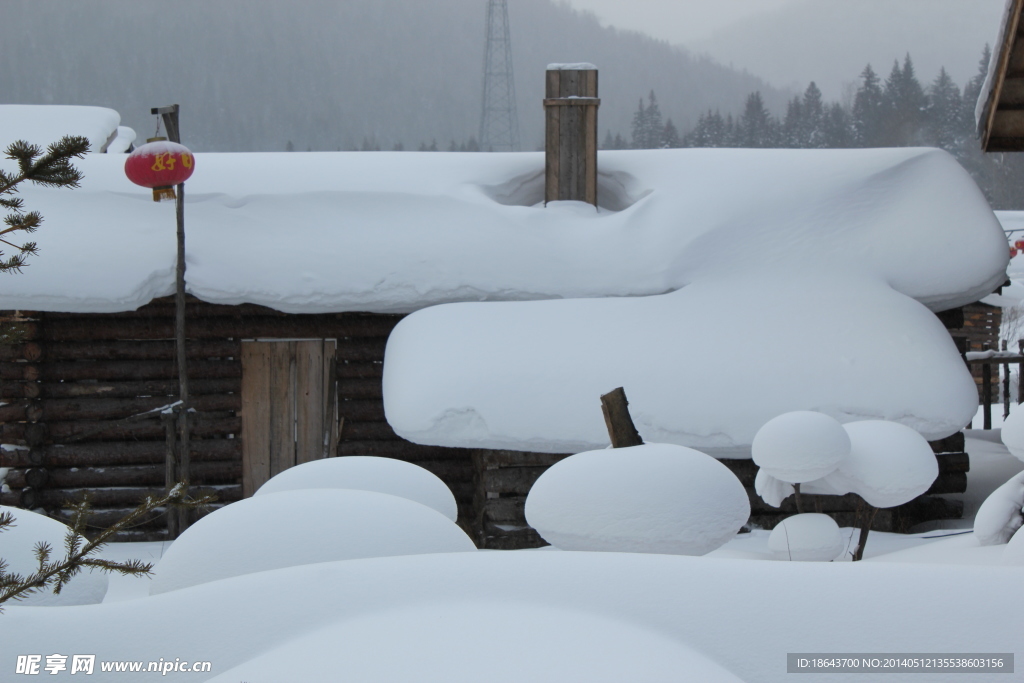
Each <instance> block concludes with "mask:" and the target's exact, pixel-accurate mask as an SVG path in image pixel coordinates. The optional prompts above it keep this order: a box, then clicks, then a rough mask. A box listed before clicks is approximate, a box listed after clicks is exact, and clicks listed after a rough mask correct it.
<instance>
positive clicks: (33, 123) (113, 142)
mask: <svg viewBox="0 0 1024 683" xmlns="http://www.w3.org/2000/svg"><path fill="white" fill-rule="evenodd" d="M120 123H121V115H120V114H118V113H117V112H116V111H114V110H113V109H106V108H104V107H80V106H72V105H36V104H0V149H7V147H8V145H10V144H11V143H12V142H14V141H15V140H25V141H26V142H30V143H32V144H34V145H39V146H40V147H44V148H45V147H46V146H47V145H49V144H51V143H53V142H56V141H57V140H60V139H61V138H62V137H64V136H65V135H81V136H83V137H86V138H88V139H89V151H91V152H111V153H114V152H124V151H126V150H127V149H128V147H129V146H130V145H131V144H132V142H134V141H135V131H133V130H132V129H131V128H127V127H125V126H121V125H119V124H120Z"/></svg>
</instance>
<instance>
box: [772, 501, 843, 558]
mask: <svg viewBox="0 0 1024 683" xmlns="http://www.w3.org/2000/svg"><path fill="white" fill-rule="evenodd" d="M768 549H769V550H771V551H772V556H774V557H775V559H777V560H794V561H805V562H831V561H832V560H834V559H836V558H837V557H839V555H840V553H842V552H843V536H842V534H841V533H840V532H839V526H838V525H837V524H836V523H835V520H833V519H832V518H831V517H829V516H828V515H823V514H819V513H816V512H808V513H805V514H800V515H793V516H792V517H787V518H786V519H784V520H782V521H781V522H779V523H778V524H777V525H776V526H775V528H774V529H773V530H772V533H771V535H769V536H768Z"/></svg>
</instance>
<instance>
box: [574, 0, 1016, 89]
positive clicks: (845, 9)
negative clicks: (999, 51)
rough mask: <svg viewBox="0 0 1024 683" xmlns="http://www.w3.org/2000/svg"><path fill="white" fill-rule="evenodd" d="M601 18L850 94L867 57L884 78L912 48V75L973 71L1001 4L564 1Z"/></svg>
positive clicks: (941, 0) (929, 77)
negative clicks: (940, 71) (894, 63)
mask: <svg viewBox="0 0 1024 683" xmlns="http://www.w3.org/2000/svg"><path fill="white" fill-rule="evenodd" d="M569 3H570V4H571V5H572V6H573V7H575V8H577V9H581V10H589V11H591V12H593V13H594V14H595V15H597V16H598V18H599V19H600V20H601V22H602V24H604V25H608V26H615V27H616V28H620V29H629V30H635V31H640V32H642V33H646V34H648V35H651V36H653V37H655V38H660V39H662V40H666V41H668V42H670V43H673V44H679V45H683V46H685V47H687V48H689V49H690V50H691V51H693V52H696V53H698V54H707V55H710V56H711V57H712V58H714V59H716V60H717V61H719V62H721V63H722V64H726V65H731V66H734V67H736V68H738V69H745V70H747V71H749V72H750V73H752V74H754V75H756V76H759V77H761V78H763V79H765V80H767V81H768V82H770V83H772V84H773V85H775V86H777V87H782V88H790V89H793V90H795V91H797V92H799V91H801V90H803V89H804V88H806V86H807V84H808V83H809V82H811V81H814V82H816V84H817V85H818V87H819V88H821V90H822V92H823V93H824V94H825V96H826V98H828V99H840V100H842V99H847V100H848V99H849V97H850V95H851V93H852V88H855V87H856V85H857V84H858V82H859V74H860V73H861V71H862V70H863V69H864V66H865V65H866V64H868V63H870V64H872V66H873V67H874V68H875V71H876V72H878V73H879V74H880V75H881V76H882V77H883V78H884V77H885V76H887V75H888V73H889V71H890V70H891V67H892V64H893V61H894V60H899V61H902V60H903V58H904V56H905V55H907V54H910V55H911V56H912V58H913V61H914V65H915V67H916V71H917V75H918V78H919V80H920V81H921V82H922V83H923V84H925V85H927V84H928V83H931V82H932V81H933V79H934V78H935V77H936V75H937V74H938V72H939V69H940V67H945V69H946V70H947V72H948V73H949V74H950V76H952V77H953V80H954V81H955V82H956V83H957V84H959V85H960V86H961V87H962V86H963V85H964V83H966V81H967V80H968V79H969V78H971V77H972V76H973V75H974V74H976V73H977V71H978V59H979V57H980V56H981V51H982V47H983V46H984V45H985V44H986V43H989V44H991V43H992V41H993V39H994V38H995V34H996V30H997V29H998V27H999V23H1000V20H1001V18H1002V15H1003V13H1004V7H1005V6H1006V0H629V1H628V2H627V1H625V0H569Z"/></svg>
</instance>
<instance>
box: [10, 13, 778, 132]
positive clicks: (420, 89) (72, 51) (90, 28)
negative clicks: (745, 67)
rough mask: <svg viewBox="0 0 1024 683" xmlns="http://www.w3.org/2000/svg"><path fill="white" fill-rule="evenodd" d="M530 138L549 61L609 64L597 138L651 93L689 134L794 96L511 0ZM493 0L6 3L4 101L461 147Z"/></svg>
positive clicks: (217, 128)
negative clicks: (706, 120)
mask: <svg viewBox="0 0 1024 683" xmlns="http://www.w3.org/2000/svg"><path fill="white" fill-rule="evenodd" d="M509 5H510V8H509V14H510V23H511V34H512V43H513V53H514V70H515V75H516V95H517V107H518V112H519V122H520V128H521V131H522V140H523V146H524V148H526V149H538V148H540V145H541V142H542V137H543V110H542V107H541V100H542V99H543V96H544V92H543V85H544V69H545V67H546V65H547V64H548V63H550V62H567V61H570V62H577V61H589V62H592V63H594V64H596V65H597V66H598V68H599V69H600V79H601V80H600V95H601V99H602V105H601V109H600V114H599V123H600V135H601V136H602V137H603V136H604V134H605V132H606V131H607V130H611V131H612V132H613V134H614V133H616V132H621V133H622V134H623V135H624V136H627V137H628V135H629V132H630V120H631V117H632V115H633V112H634V111H635V110H636V108H637V103H638V100H639V99H640V98H641V97H644V96H646V95H647V93H648V92H649V91H650V90H651V89H653V90H654V91H655V92H656V93H657V95H658V99H659V102H660V105H661V110H662V112H663V114H664V116H665V117H666V118H668V117H671V118H672V119H673V120H674V122H675V123H676V126H677V127H678V128H679V129H680V130H684V131H685V130H687V129H689V128H690V127H691V126H692V125H694V124H695V123H696V121H697V119H698V118H699V116H700V114H701V113H703V112H706V111H707V110H708V109H709V108H712V109H715V108H720V109H721V110H722V112H723V114H724V113H727V112H728V113H734V114H735V113H739V112H740V111H741V109H742V106H743V102H744V100H745V99H746V97H747V95H748V94H749V93H750V92H751V91H754V90H760V91H761V92H762V93H763V95H764V99H765V102H766V104H767V105H768V107H769V108H770V109H772V110H773V111H783V110H784V108H785V102H786V99H787V97H788V96H789V94H790V93H788V92H780V91H778V90H776V89H774V88H771V87H769V86H767V85H766V84H765V83H764V82H762V81H760V80H759V79H757V78H755V77H754V76H751V75H750V74H747V73H741V72H737V71H735V70H732V69H729V68H726V67H723V66H721V65H719V64H716V63H714V62H713V61H711V60H710V59H708V58H706V57H695V56H693V55H692V54H690V53H688V52H686V51H685V50H684V49H682V48H679V47H673V46H670V45H669V44H667V43H665V42H662V41H657V40H654V39H651V38H649V37H646V36H643V35H641V34H638V33H634V32H628V31H618V30H616V29H614V28H603V27H601V25H600V23H599V22H598V20H597V19H596V17H594V16H593V15H591V14H587V13H580V12H578V11H576V10H573V9H572V8H570V7H569V6H568V4H566V3H556V2H553V1H552V0H515V1H514V2H511V3H509ZM486 8H487V2H486V0H431V1H430V2H421V1H419V0H345V1H344V2H342V1H339V0H301V1H299V2H295V3H283V2H275V1H273V0H218V1H217V2H209V0H175V1H174V2H163V1H157V0H47V2H39V0H5V2H4V3H3V12H2V16H3V22H2V23H0V59H2V61H3V64H4V69H3V73H2V76H0V79H2V80H0V93H2V95H0V98H2V101H3V102H4V103H10V104H87V105H98V106H105V107H111V108H113V109H116V110H117V111H119V112H120V113H121V116H122V120H123V122H124V124H125V125H129V126H132V127H133V128H135V129H136V130H137V131H138V133H139V135H140V138H145V137H149V136H151V135H152V134H153V131H154V130H155V120H154V119H153V118H152V117H150V116H149V109H150V108H151V107H154V106H161V105H165V104H172V103H178V104H180V105H181V106H182V113H181V127H182V139H183V141H184V142H185V143H187V144H189V145H190V146H192V148H193V149H195V150H197V151H260V150H284V149H285V147H286V145H287V144H288V143H289V142H291V143H292V144H293V145H294V147H295V149H298V150H306V149H313V150H336V149H343V150H344V149H353V148H357V147H359V146H360V145H361V144H362V141H363V140H364V138H368V139H370V140H375V141H376V143H377V144H379V145H380V146H381V147H382V148H383V149H391V148H392V146H393V145H394V144H396V143H402V144H404V146H405V148H406V149H416V148H417V147H418V146H419V145H420V144H421V143H422V142H426V143H427V144H430V142H431V140H435V139H436V140H437V143H438V146H439V147H440V148H442V149H444V148H447V146H448V144H449V141H451V140H455V141H457V142H462V141H465V140H467V139H468V138H469V137H470V136H476V135H477V134H478V130H479V125H480V109H481V97H482V89H483V83H482V73H483V52H484V23H485V19H486Z"/></svg>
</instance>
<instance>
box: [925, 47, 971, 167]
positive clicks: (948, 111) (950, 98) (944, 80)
mask: <svg viewBox="0 0 1024 683" xmlns="http://www.w3.org/2000/svg"><path fill="white" fill-rule="evenodd" d="M962 102H963V99H962V98H961V96H960V88H958V87H957V86H956V83H954V82H953V79H952V78H950V77H949V74H948V73H946V69H945V67H942V68H941V69H940V70H939V75H938V76H937V77H936V78H935V80H934V81H933V82H932V84H931V86H930V87H929V89H928V108H927V110H926V111H927V120H928V127H929V130H930V132H931V140H930V142H931V143H932V144H934V145H936V146H938V147H941V148H942V149H945V150H947V151H950V152H953V151H955V150H956V147H957V144H958V142H959V140H960V139H961V137H962V135H963V125H962V124H963V114H962V112H963V105H962Z"/></svg>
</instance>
